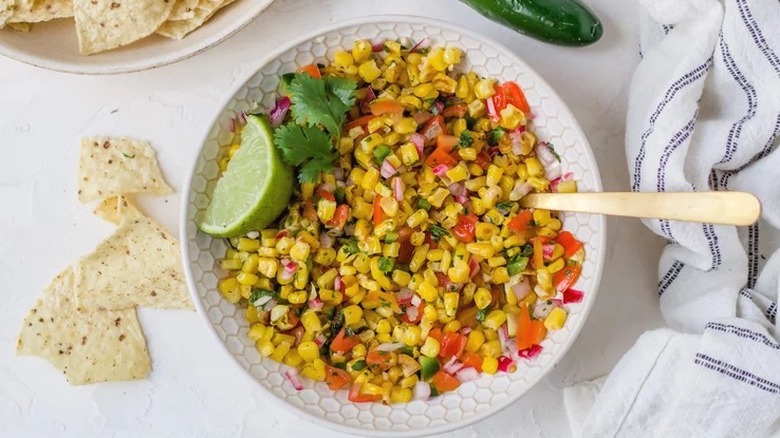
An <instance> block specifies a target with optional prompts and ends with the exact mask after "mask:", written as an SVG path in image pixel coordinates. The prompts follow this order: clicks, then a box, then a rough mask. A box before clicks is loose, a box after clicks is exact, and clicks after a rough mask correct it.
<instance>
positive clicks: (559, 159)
mask: <svg viewBox="0 0 780 438" xmlns="http://www.w3.org/2000/svg"><path fill="white" fill-rule="evenodd" d="M547 147H549V148H550V152H552V154H553V156H554V157H555V159H556V160H558V162H559V163H560V162H561V156H560V155H558V152H557V151H556V150H555V146H553V144H552V143H547Z"/></svg>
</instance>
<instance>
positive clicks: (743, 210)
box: [520, 192, 761, 225]
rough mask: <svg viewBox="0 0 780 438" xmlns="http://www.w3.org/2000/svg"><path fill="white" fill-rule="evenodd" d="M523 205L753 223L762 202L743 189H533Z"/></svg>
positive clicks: (599, 212) (583, 211) (717, 221)
mask: <svg viewBox="0 0 780 438" xmlns="http://www.w3.org/2000/svg"><path fill="white" fill-rule="evenodd" d="M520 205H522V206H523V207H534V208H546V209H548V210H557V211H575V212H581V213H598V214H606V215H610V216H626V217H640V218H655V219H669V220H676V221H687V222H701V223H708V224H724V225H751V224H754V223H755V222H756V221H757V220H758V218H759V216H760V215H761V203H760V202H759V201H758V199H757V198H756V197H755V196H753V195H752V194H750V193H744V192H685V193H644V192H643V193H631V192H626V193H534V194H529V195H526V196H525V197H523V198H522V199H521V200H520Z"/></svg>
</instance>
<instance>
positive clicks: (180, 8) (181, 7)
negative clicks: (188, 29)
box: [168, 0, 200, 21]
mask: <svg viewBox="0 0 780 438" xmlns="http://www.w3.org/2000/svg"><path fill="white" fill-rule="evenodd" d="M199 1H200V0H176V4H174V5H173V11H171V15H169V16H168V21H178V20H189V19H190V18H192V17H194V16H195V8H196V7H197V6H198V2H199Z"/></svg>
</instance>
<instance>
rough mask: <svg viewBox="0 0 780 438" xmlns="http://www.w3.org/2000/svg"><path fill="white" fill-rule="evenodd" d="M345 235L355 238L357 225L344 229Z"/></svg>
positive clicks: (348, 225)
mask: <svg viewBox="0 0 780 438" xmlns="http://www.w3.org/2000/svg"><path fill="white" fill-rule="evenodd" d="M344 233H346V234H347V235H348V236H354V235H355V223H354V222H353V223H351V224H347V226H346V227H344Z"/></svg>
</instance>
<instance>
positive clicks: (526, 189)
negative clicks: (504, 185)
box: [509, 180, 533, 201]
mask: <svg viewBox="0 0 780 438" xmlns="http://www.w3.org/2000/svg"><path fill="white" fill-rule="evenodd" d="M531 190H533V187H531V184H528V183H527V182H521V181H520V180H518V181H515V186H514V188H512V191H511V192H509V200H510V201H519V200H520V198H522V197H523V196H525V195H527V194H529V193H531Z"/></svg>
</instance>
